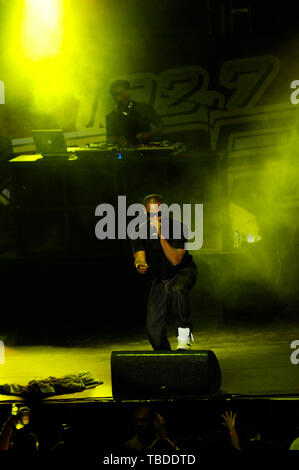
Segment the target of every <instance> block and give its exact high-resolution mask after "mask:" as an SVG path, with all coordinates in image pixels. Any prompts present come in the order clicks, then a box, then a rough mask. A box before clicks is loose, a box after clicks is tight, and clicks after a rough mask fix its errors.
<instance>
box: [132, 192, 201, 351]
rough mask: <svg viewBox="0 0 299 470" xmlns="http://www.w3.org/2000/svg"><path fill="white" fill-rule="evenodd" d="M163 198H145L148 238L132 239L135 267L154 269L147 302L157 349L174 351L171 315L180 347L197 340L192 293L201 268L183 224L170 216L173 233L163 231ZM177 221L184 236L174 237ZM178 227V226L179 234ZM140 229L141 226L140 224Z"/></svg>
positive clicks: (150, 332)
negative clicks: (169, 325)
mask: <svg viewBox="0 0 299 470" xmlns="http://www.w3.org/2000/svg"><path fill="white" fill-rule="evenodd" d="M161 203H162V197H161V196H160V195H158V194H151V195H149V196H146V197H145V199H144V206H145V208H146V211H147V219H148V220H147V222H146V225H147V234H148V236H147V237H146V238H145V239H141V237H140V238H138V239H136V240H132V246H133V252H134V258H135V267H136V269H137V271H138V272H139V273H140V274H145V273H146V272H148V270H149V273H150V272H151V273H152V275H153V277H154V279H153V283H152V288H151V292H150V295H149V299H148V304H147V321H146V329H147V333H148V337H149V340H150V342H151V345H152V347H153V349H155V350H171V347H170V343H169V341H168V338H167V332H166V328H167V315H168V314H169V313H171V314H172V315H174V317H175V322H176V331H177V341H178V344H177V349H180V350H189V349H190V347H191V346H190V341H191V340H193V335H192V323H191V320H190V302H189V292H190V290H191V289H192V287H193V286H194V284H195V281H196V277H197V267H196V265H195V263H194V261H193V258H192V256H191V255H190V253H188V251H187V250H185V249H184V243H185V242H186V241H187V240H186V238H184V236H183V224H182V223H181V222H179V221H176V220H174V219H172V218H169V219H168V221H169V236H168V237H167V238H165V237H164V236H163V233H161V220H162V218H163V217H166V216H165V215H164V216H163V212H162V213H161V211H160V210H159V206H160V204H161ZM175 224H180V227H179V228H180V233H181V234H182V237H181V238H179V239H176V238H174V236H173V235H174V229H175ZM177 228H178V226H177V225H176V233H177ZM139 232H140V227H139Z"/></svg>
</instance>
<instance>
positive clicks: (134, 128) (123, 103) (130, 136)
mask: <svg viewBox="0 0 299 470" xmlns="http://www.w3.org/2000/svg"><path fill="white" fill-rule="evenodd" d="M110 93H111V95H112V96H113V98H114V101H115V106H114V109H113V110H112V111H111V113H109V114H108V115H107V116H106V134H107V143H110V144H118V145H121V146H132V145H138V144H140V143H144V142H150V141H154V140H159V134H160V133H161V131H162V130H163V129H164V127H165V126H164V124H163V121H162V119H161V118H160V116H159V115H158V114H157V112H156V111H155V110H154V109H153V108H152V106H150V105H149V104H146V103H139V102H137V101H133V100H131V98H130V94H129V82H128V81H127V80H116V81H114V82H112V83H111V85H110Z"/></svg>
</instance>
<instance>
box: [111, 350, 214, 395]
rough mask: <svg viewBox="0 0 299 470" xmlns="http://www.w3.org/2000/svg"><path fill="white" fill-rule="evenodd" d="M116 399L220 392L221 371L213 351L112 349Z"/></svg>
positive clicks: (113, 384)
mask: <svg viewBox="0 0 299 470" xmlns="http://www.w3.org/2000/svg"><path fill="white" fill-rule="evenodd" d="M111 379H112V394H113V397H114V398H120V399H126V398H127V399H130V398H138V399H139V398H163V397H186V396H188V397H197V396H198V395H210V394H214V393H216V392H217V391H218V390H219V389H220V386H221V371H220V366H219V363H218V360H217V358H216V355H215V354H214V352H213V351H201V350H194V351H192V352H191V351H190V352H189V351H159V352H156V351H112V354H111Z"/></svg>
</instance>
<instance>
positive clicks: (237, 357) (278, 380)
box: [0, 322, 299, 402]
mask: <svg viewBox="0 0 299 470" xmlns="http://www.w3.org/2000/svg"><path fill="white" fill-rule="evenodd" d="M194 337H195V341H194V343H193V348H192V349H193V350H212V351H214V353H215V354H216V356H217V358H218V361H219V364H220V368H221V372H222V385H221V390H220V391H221V392H223V393H224V394H232V395H239V394H240V395H246V396H249V397H256V396H267V397H281V396H282V397H285V396H289V397H290V396H292V395H293V397H294V398H296V396H298V399H299V364H298V365H293V364H292V363H291V359H290V357H291V354H292V352H294V349H292V348H291V346H290V345H291V343H292V341H294V340H299V325H296V324H295V323H294V322H293V323H285V324H283V323H280V324H272V325H268V326H262V327H258V326H256V325H255V326H252V327H248V326H246V328H245V327H240V326H238V327H235V328H233V327H228V326H227V327H225V326H223V325H222V326H218V327H217V328H216V327H215V325H214V327H210V328H205V329H204V330H202V331H195V332H194ZM170 341H171V345H172V347H173V349H174V348H175V346H176V338H175V337H174V336H170ZM122 350H130V351H133V350H136V351H150V350H151V346H150V345H149V343H148V341H147V339H146V337H145V334H144V333H143V332H138V333H136V335H135V336H133V337H132V336H131V337H127V336H126V335H125V333H124V335H123V337H121V336H120V335H119V336H118V337H110V338H109V337H107V335H106V337H105V338H89V339H86V341H85V343H84V342H83V343H81V345H78V346H76V347H57V346H45V345H40V346H39V345H35V346H17V345H15V346H9V345H7V346H6V347H5V362H4V363H3V364H0V383H1V384H5V383H9V384H11V383H17V384H21V385H26V384H28V382H29V381H30V380H34V379H41V378H46V377H48V376H55V377H62V376H63V375H66V374H72V373H78V372H81V371H86V370H88V371H90V372H91V373H92V374H93V375H94V376H95V378H98V379H101V380H103V381H104V383H103V384H101V385H99V386H97V387H95V388H93V389H89V390H86V391H83V392H80V393H73V394H66V395H56V396H55V397H51V398H47V399H46V400H47V401H52V400H55V401H57V400H58V401H59V400H60V401H64V402H65V400H67V401H74V400H112V399H113V397H112V389H111V369H110V359H111V352H112V351H122ZM17 400H19V398H18V397H15V396H12V395H10V396H8V395H0V402H7V401H17Z"/></svg>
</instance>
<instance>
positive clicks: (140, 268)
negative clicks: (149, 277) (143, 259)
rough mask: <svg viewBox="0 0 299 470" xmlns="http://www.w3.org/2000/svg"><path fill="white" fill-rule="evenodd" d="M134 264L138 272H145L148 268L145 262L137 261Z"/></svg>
mask: <svg viewBox="0 0 299 470" xmlns="http://www.w3.org/2000/svg"><path fill="white" fill-rule="evenodd" d="M135 266H136V269H137V271H138V272H139V273H140V274H145V273H146V272H147V270H148V268H149V266H148V264H147V263H145V264H141V263H138V264H135Z"/></svg>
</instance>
